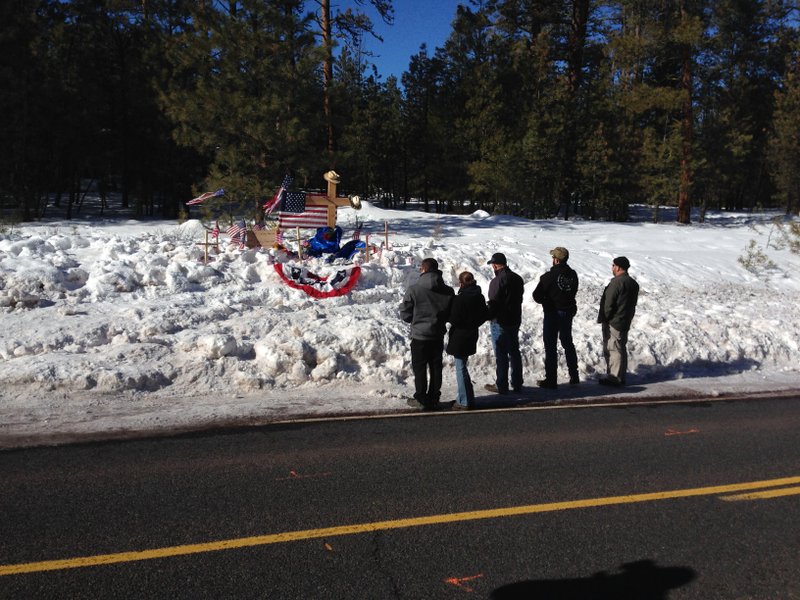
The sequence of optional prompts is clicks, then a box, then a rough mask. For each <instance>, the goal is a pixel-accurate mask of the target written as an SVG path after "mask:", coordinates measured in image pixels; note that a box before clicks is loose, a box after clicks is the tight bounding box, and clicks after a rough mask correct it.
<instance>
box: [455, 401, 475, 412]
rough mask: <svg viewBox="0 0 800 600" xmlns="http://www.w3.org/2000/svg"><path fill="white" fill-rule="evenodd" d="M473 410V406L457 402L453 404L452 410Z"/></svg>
mask: <svg viewBox="0 0 800 600" xmlns="http://www.w3.org/2000/svg"><path fill="white" fill-rule="evenodd" d="M473 408H475V405H473V404H459V403H458V402H454V403H453V410H472V409H473Z"/></svg>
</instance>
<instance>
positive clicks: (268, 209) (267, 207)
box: [263, 173, 294, 215]
mask: <svg viewBox="0 0 800 600" xmlns="http://www.w3.org/2000/svg"><path fill="white" fill-rule="evenodd" d="M292 183H294V177H292V175H291V174H290V173H287V174H286V176H285V177H284V178H283V182H282V183H281V187H279V188H278V191H277V192H275V195H274V196H273V197H272V198H271V199H269V200H267V201H266V202H265V203H264V206H263V209H264V213H265V214H267V215H268V214H271V213H272V211H273V210H275V207H276V206H278V205H279V204H280V203H281V200H283V196H284V194H285V193H286V192H287V191H288V190H289V188H290V187H292Z"/></svg>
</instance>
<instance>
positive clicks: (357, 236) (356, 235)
mask: <svg viewBox="0 0 800 600" xmlns="http://www.w3.org/2000/svg"><path fill="white" fill-rule="evenodd" d="M353 239H354V240H360V239H361V229H360V228H359V229H356V230H355V231H354V232H353Z"/></svg>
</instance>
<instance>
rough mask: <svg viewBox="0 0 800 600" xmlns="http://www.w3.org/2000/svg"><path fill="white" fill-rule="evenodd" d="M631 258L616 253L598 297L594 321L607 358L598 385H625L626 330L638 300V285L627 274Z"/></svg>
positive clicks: (626, 363)
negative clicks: (598, 306) (604, 374)
mask: <svg viewBox="0 0 800 600" xmlns="http://www.w3.org/2000/svg"><path fill="white" fill-rule="evenodd" d="M630 266H631V263H630V261H629V260H628V259H627V258H625V257H624V256H618V257H617V258H615V259H614V260H613V261H612V263H611V273H612V274H613V275H614V277H613V278H612V279H611V281H610V282H609V284H608V285H607V286H606V289H605V290H604V291H603V295H602V296H601V298H600V311H599V313H598V315H597V322H598V323H600V324H601V325H602V329H603V357H604V358H605V360H606V373H607V375H606V376H605V377H602V378H600V380H599V383H600V384H601V385H610V386H614V387H620V386H623V385H625V376H626V374H627V371H628V347H627V346H628V331H629V330H630V328H631V321H632V320H633V315H634V314H635V313H636V302H637V301H638V299H639V284H638V283H636V280H635V279H633V277H631V276H630V275H628V269H629V268H630Z"/></svg>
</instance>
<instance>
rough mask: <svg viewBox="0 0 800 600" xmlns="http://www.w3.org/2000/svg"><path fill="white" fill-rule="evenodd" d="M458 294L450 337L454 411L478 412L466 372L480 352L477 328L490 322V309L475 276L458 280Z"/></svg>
mask: <svg viewBox="0 0 800 600" xmlns="http://www.w3.org/2000/svg"><path fill="white" fill-rule="evenodd" d="M458 285H459V288H458V294H457V295H456V297H455V298H453V304H452V307H451V309H450V318H449V319H448V320H449V322H450V324H451V325H450V334H449V336H448V338H447V353H448V354H451V355H452V356H453V358H454V359H455V367H456V383H457V384H458V396H456V403H455V404H454V405H453V408H456V409H465V410H471V409H473V408H475V390H474V388H473V387H472V379H470V376H469V370H468V369H467V359H468V358H469V357H470V356H472V355H473V354H475V352H477V346H478V328H479V327H480V326H481V325H483V324H484V323H485V322H486V321H488V320H489V308H488V307H487V306H486V299H485V298H484V297H483V294H482V293H481V288H480V286H479V285H478V284H477V283H476V282H475V276H474V275H473V274H472V273H470V272H469V271H464V272H463V273H461V274H460V275H459V276H458Z"/></svg>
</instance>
